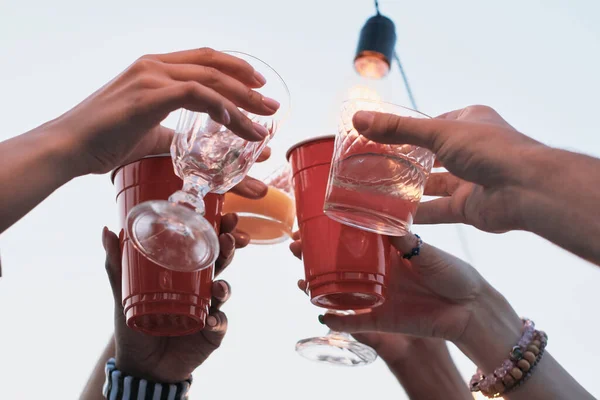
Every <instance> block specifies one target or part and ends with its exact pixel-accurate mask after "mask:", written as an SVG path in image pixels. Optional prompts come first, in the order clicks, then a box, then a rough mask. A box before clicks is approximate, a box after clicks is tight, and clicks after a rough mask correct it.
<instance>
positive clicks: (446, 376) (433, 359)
mask: <svg viewBox="0 0 600 400" xmlns="http://www.w3.org/2000/svg"><path fill="white" fill-rule="evenodd" d="M410 352H411V355H410V356H408V357H406V358H403V359H402V360H399V361H395V362H393V363H388V367H389V369H390V371H391V372H392V373H393V374H394V375H395V376H396V379H398V382H400V384H401V385H402V387H403V388H404V390H405V391H406V394H407V395H408V397H409V398H410V399H411V400H421V399H423V400H425V399H442V398H443V399H447V400H472V399H473V397H472V396H471V393H470V391H469V390H468V388H467V384H466V383H465V381H464V380H463V379H462V377H461V375H460V373H459V372H458V370H457V369H456V366H455V365H454V362H453V361H452V358H451V357H450V352H449V351H448V347H447V346H446V343H445V342H444V341H442V340H439V341H438V340H416V341H415V342H414V343H413V344H412V345H411V349H410Z"/></svg>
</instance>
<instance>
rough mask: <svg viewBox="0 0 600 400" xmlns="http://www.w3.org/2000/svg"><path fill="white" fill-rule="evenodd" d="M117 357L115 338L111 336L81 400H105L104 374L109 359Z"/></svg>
mask: <svg viewBox="0 0 600 400" xmlns="http://www.w3.org/2000/svg"><path fill="white" fill-rule="evenodd" d="M114 356H115V337H114V335H111V337H110V340H109V342H108V344H107V345H106V348H105V349H104V351H103V352H102V355H101V356H100V358H99V359H98V361H97V362H96V366H95V367H94V370H93V371H92V374H91V375H90V378H89V379H88V381H87V383H86V385H85V388H84V389H83V393H81V396H80V397H79V400H105V398H104V396H103V395H102V387H103V385H104V380H105V379H106V375H105V373H104V367H105V365H106V362H107V361H108V359H109V358H111V357H114Z"/></svg>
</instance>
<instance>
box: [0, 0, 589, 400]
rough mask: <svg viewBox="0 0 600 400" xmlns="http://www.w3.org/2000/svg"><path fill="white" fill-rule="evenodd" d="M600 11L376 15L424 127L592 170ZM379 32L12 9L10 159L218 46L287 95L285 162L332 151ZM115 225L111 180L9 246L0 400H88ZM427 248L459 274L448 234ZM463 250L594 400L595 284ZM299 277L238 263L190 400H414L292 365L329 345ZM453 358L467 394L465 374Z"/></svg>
mask: <svg viewBox="0 0 600 400" xmlns="http://www.w3.org/2000/svg"><path fill="white" fill-rule="evenodd" d="M599 5H600V3H598V2H597V1H593V0H589V1H584V0H577V1H567V0H563V1H558V0H545V1H541V0H538V1H534V0H528V1H522V0H521V1H518V0H505V1H502V2H490V1H486V2H482V1H476V0H471V1H468V0H455V1H451V2H450V1H445V0H438V1H433V0H430V1H400V0H398V1H382V2H381V10H382V12H383V13H384V14H387V15H388V16H390V17H392V18H393V19H394V20H395V22H396V28H397V34H398V44H397V50H398V51H399V53H400V56H401V57H402V59H403V61H404V66H405V68H406V70H407V73H408V74H409V77H410V79H411V81H412V84H413V90H414V92H415V95H416V97H417V101H418V103H419V105H420V107H421V109H422V110H423V111H425V112H426V113H429V114H439V113H442V112H445V111H448V110H450V109H455V108H459V107H463V106H466V105H469V104H475V103H482V104H489V105H491V106H493V107H495V108H496V109H497V110H499V112H500V113H501V114H502V115H503V116H504V117H505V118H506V119H507V120H508V121H509V122H511V123H512V124H513V125H514V126H515V127H517V128H518V129H520V130H521V131H523V132H525V133H527V134H529V135H531V136H533V137H535V138H536V139H538V140H541V141H544V142H546V143H549V144H552V145H556V146H560V147H565V148H570V149H575V150H579V151H583V152H586V153H590V154H593V155H600V139H599V138H598V137H599V134H600V133H599V130H598V107H599V105H600V102H599V101H598V93H600V79H599V78H598V71H600V58H599V56H598V54H600V51H599V50H600V49H599V44H600V40H599V39H600V38H599V36H600V6H599ZM372 14H373V5H372V3H371V1H369V0H364V1H363V0H360V1H359V0H335V1H334V0H331V1H323V0H321V1H317V0H310V1H309V0H304V1H267V0H264V1H257V0H256V1H248V0H236V1H234V0H230V1H227V0H220V1H198V0H196V1H170V2H158V1H149V0H146V1H134V0H129V1H113V0H105V1H101V2H90V1H68V0H54V1H42V0H38V1H18V2H17V1H16V0H13V1H10V0H0V113H1V114H0V115H1V118H2V119H1V121H2V129H1V130H0V139H6V138H9V137H11V136H14V135H17V134H20V133H22V132H25V131H27V130H29V129H31V128H33V127H35V126H37V125H39V124H41V123H43V122H45V121H47V120H49V119H52V118H54V117H56V116H58V115H60V114H61V113H63V112H64V111H66V110H68V109H69V108H70V107H72V106H74V105H75V104H77V103H78V102H79V101H81V100H82V99H83V98H85V97H86V96H87V95H89V94H90V93H91V92H93V91H94V90H96V89H97V88H99V87H100V86H101V85H103V84H104V83H105V82H107V81H108V80H110V79H111V78H112V77H113V76H115V75H116V74H118V73H119V72H120V71H122V70H123V69H124V68H126V67H127V66H128V65H129V64H130V63H131V62H133V61H134V60H135V59H136V58H137V57H139V56H141V55H143V54H145V53H158V52H169V51H174V50H182V49H187V48H194V47H202V46H211V47H214V48H217V49H238V50H242V51H245V52H249V53H251V54H254V55H256V56H258V57H260V58H262V59H264V60H266V61H267V62H269V63H270V64H272V65H273V66H274V68H275V69H277V70H278V71H279V72H280V73H281V75H282V76H283V77H284V79H286V81H287V83H288V85H289V87H290V90H291V93H292V97H293V111H292V117H291V120H290V121H289V123H288V124H287V125H286V126H285V127H284V128H283V129H282V130H281V131H280V132H279V136H278V137H277V138H276V139H275V140H274V142H273V143H272V145H273V146H272V147H273V150H274V157H275V158H277V160H276V161H279V162H283V161H284V158H283V157H284V156H283V155H284V152H285V150H286V149H287V147H289V146H290V145H291V144H293V143H295V142H296V141H299V140H301V139H303V138H307V137H310V136H315V135H323V134H328V133H333V132H335V130H336V127H335V121H336V118H335V117H336V112H337V109H338V105H339V103H338V100H339V98H340V96H341V93H343V92H344V91H345V89H346V88H348V87H350V86H351V85H353V84H354V83H356V81H357V80H356V78H353V76H354V73H353V70H352V58H353V56H354V50H355V46H356V41H357V39H358V32H359V30H360V28H361V26H362V24H363V23H364V21H365V20H366V18H368V17H369V16H371V15H372ZM387 85H388V89H389V90H390V91H391V92H390V93H391V94H388V95H389V96H391V97H392V100H393V101H395V102H398V103H402V104H407V103H408V100H407V98H406V96H405V91H404V88H403V86H402V81H401V79H400V74H399V72H398V70H397V69H396V67H394V70H393V71H392V74H391V76H390V77H389V79H388V80H387ZM0 157H1V155H0ZM31 173H32V174H35V173H36V171H31ZM23 181H24V184H26V181H27V177H26V176H25V177H23ZM0 190H2V188H0ZM580 194H581V196H585V195H586V192H585V188H581V193H580ZM2 195H7V193H2ZM104 225H107V226H108V227H109V228H111V229H113V230H115V229H117V221H116V207H115V204H114V191H113V188H112V185H111V183H110V180H109V178H108V176H91V177H85V178H80V179H77V180H75V181H73V182H71V183H69V184H68V185H66V186H65V187H63V188H61V189H60V190H58V191H57V192H56V193H55V194H53V195H52V196H51V197H50V198H49V199H47V200H46V201H45V202H44V203H43V204H42V205H41V206H39V207H37V208H36V209H35V210H34V211H33V212H31V213H30V214H29V215H28V216H27V217H25V218H24V219H23V220H21V221H20V222H19V223H17V224H16V225H15V226H13V227H12V228H11V229H9V230H8V231H7V232H6V233H4V234H3V235H2V236H1V238H0V248H1V250H2V266H3V273H4V276H3V277H2V279H1V280H0V324H1V326H2V329H1V331H0V398H1V399H7V400H13V399H58V398H76V397H77V396H78V394H79V392H80V390H81V388H82V387H83V385H84V383H85V381H86V379H87V377H88V374H89V372H90V371H91V369H92V366H93V365H94V363H95V361H96V358H97V356H98V355H99V354H100V352H101V350H102V349H103V347H104V345H105V344H106V341H107V339H108V337H109V336H110V333H111V331H112V298H111V295H110V289H109V286H108V281H107V279H106V276H105V272H104V265H103V264H104V254H103V249H102V245H101V242H100V233H101V229H102V227H103V226H104ZM415 230H416V231H417V232H418V233H420V234H421V235H422V236H423V237H424V238H425V240H427V241H428V242H430V243H433V244H435V245H437V246H439V247H442V248H444V249H446V250H448V251H450V252H452V253H454V254H456V255H458V256H462V257H465V254H464V251H463V248H462V247H461V245H460V242H459V241H458V239H457V229H456V227H453V226H438V227H416V229H415ZM464 232H465V234H466V237H467V240H468V247H469V250H470V253H471V255H472V261H473V263H474V265H475V266H476V267H477V268H478V269H479V270H480V271H481V273H482V274H483V275H484V276H485V277H486V278H487V279H488V280H489V281H490V282H492V284H493V285H495V286H496V287H497V288H498V289H499V290H500V291H501V292H502V293H504V294H505V295H506V296H507V297H508V299H509V300H510V301H511V302H512V304H513V305H514V306H515V308H516V309H517V310H518V312H519V313H521V314H522V315H525V316H529V317H531V318H533V319H534V320H535V321H536V322H537V325H538V326H539V327H540V328H541V329H544V330H546V331H547V332H548V334H549V336H550V345H549V351H550V352H551V353H552V354H553V355H554V356H555V357H556V358H557V359H558V360H559V361H560V362H561V363H562V364H563V365H564V366H565V367H566V369H568V370H569V371H570V372H571V373H572V374H573V375H574V376H575V378H576V379H578V380H579V381H580V382H581V383H582V384H583V385H584V386H585V387H586V388H587V389H588V390H590V391H591V392H592V393H593V394H595V395H596V396H600V389H599V387H598V385H597V373H598V368H597V363H598V360H599V359H600V345H599V344H598V341H597V339H596V338H597V336H598V335H597V332H598V330H599V329H600V315H599V314H598V312H597V307H598V306H599V305H600V294H599V293H600V291H599V290H598V288H599V287H600V269H598V268H596V267H593V266H592V265H590V264H588V263H586V262H584V261H581V260H579V259H577V258H576V257H573V256H571V255H569V254H567V253H566V252H564V251H562V250H560V249H558V248H557V247H555V246H553V245H551V244H549V243H547V242H545V241H544V240H542V239H539V238H536V237H534V236H532V235H529V234H526V233H511V234H506V235H501V236H497V235H490V234H485V233H482V232H479V231H476V230H474V229H468V228H465V229H464ZM301 275H302V265H301V263H300V262H299V261H297V260H296V259H294V258H293V257H292V256H291V255H290V254H289V253H288V250H287V245H280V246H277V247H254V248H248V249H245V250H243V251H240V252H239V253H238V254H237V258H236V260H235V262H234V264H233V265H232V266H231V267H230V269H229V271H228V272H227V273H226V274H225V278H227V279H228V280H229V282H230V283H231V284H232V286H233V290H234V296H233V298H232V299H231V300H230V302H229V303H228V305H227V306H226V311H227V313H228V316H229V320H230V332H229V333H228V336H227V338H226V340H225V342H224V344H223V346H222V348H221V349H220V350H219V351H218V352H216V353H215V354H214V355H213V356H212V357H211V358H210V359H209V360H208V362H206V364H205V365H203V366H202V367H200V369H199V370H198V371H197V373H196V382H195V385H194V386H195V387H194V392H193V393H194V397H193V398H199V399H202V398H215V396H221V398H231V399H234V398H245V397H250V398H267V399H271V398H272V399H275V398H281V397H285V398H288V399H305V398H307V397H309V398H311V399H332V398H344V399H362V398H368V397H370V396H372V395H380V394H381V395H389V397H390V398H392V397H393V398H403V396H404V393H403V391H402V388H401V387H400V386H399V385H398V384H397V383H396V381H395V379H394V378H393V376H392V375H391V374H390V373H389V372H388V371H387V369H386V367H385V365H384V364H383V363H382V362H381V361H378V362H376V363H375V364H374V365H372V366H369V367H366V368H355V369H348V368H335V367H328V366H322V365H318V364H314V363H309V362H308V361H305V360H304V359H301V358H300V357H299V356H297V355H296V354H295V353H294V343H295V342H296V340H298V339H300V338H304V337H308V336H314V335H318V334H322V333H324V331H325V330H324V327H323V326H321V325H319V324H318V322H317V315H318V314H319V313H320V312H321V311H320V310H318V309H317V308H315V307H313V306H311V305H310V303H309V302H308V300H307V298H306V297H305V296H304V295H303V294H302V293H300V292H299V291H298V290H297V289H296V280H297V279H298V278H299V277H301ZM454 354H455V355H456V361H457V363H458V365H459V367H460V369H461V372H462V373H463V375H464V376H465V379H467V378H468V377H469V376H470V374H471V373H472V372H473V369H474V367H473V365H472V364H471V363H470V362H469V361H468V360H466V359H465V358H464V357H463V356H461V355H460V354H459V353H458V352H456V351H454ZM426 361H427V360H423V362H426ZM414 368H419V364H415V365H414ZM62 385H67V386H68V387H67V388H61V389H60V391H61V392H62V393H66V395H65V396H64V397H62V396H59V395H58V389H57V388H58V386H62Z"/></svg>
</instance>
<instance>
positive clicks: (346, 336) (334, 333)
mask: <svg viewBox="0 0 600 400" xmlns="http://www.w3.org/2000/svg"><path fill="white" fill-rule="evenodd" d="M327 336H329V337H334V338H336V339H346V340H352V338H351V337H350V335H349V334H347V333H344V332H338V331H333V330H331V329H330V330H329V332H327Z"/></svg>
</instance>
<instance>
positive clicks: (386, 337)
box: [290, 232, 472, 400]
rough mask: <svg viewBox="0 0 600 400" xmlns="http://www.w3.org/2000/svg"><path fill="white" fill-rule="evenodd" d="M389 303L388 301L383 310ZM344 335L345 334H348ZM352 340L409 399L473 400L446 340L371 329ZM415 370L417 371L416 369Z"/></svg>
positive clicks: (298, 244)
mask: <svg viewBox="0 0 600 400" xmlns="http://www.w3.org/2000/svg"><path fill="white" fill-rule="evenodd" d="M293 238H294V242H293V243H292V244H291V245H290V250H291V251H292V253H293V254H294V255H295V256H296V257H298V258H300V259H301V258H302V240H301V238H300V234H299V232H296V233H294V235H293ZM298 287H299V288H300V290H302V291H303V292H305V293H306V289H307V286H306V282H305V281H304V280H303V279H301V280H299V281H298ZM390 300H391V299H389V298H388V300H387V301H386V303H385V304H384V306H385V305H387V304H388V303H389V302H390ZM396 305H397V304H396ZM384 306H380V307H379V308H377V309H375V310H379V309H381V308H382V307H384ZM391 307H392V308H393V307H394V306H391ZM375 310H371V311H368V310H365V311H361V313H359V314H356V315H361V314H363V313H364V312H366V313H370V314H373V313H374V312H375ZM330 315H335V314H333V313H332V314H326V315H325V317H324V321H325V322H326V323H327V321H328V320H329V316H330ZM367 315H368V314H367ZM383 317H388V316H383ZM330 326H331V325H330ZM342 331H343V332H346V330H342ZM352 336H353V337H354V338H355V339H356V340H358V341H359V342H362V343H364V344H366V345H368V346H370V347H372V348H373V349H374V350H375V351H376V352H377V354H378V355H379V357H381V358H382V359H383V360H384V361H385V363H386V364H387V366H388V368H389V369H390V371H391V372H392V373H393V374H394V375H395V376H396V378H397V379H398V381H399V382H400V384H401V385H402V386H403V388H404V390H405V391H406V393H407V394H408V397H409V398H411V399H433V398H436V399H437V398H448V399H461V400H463V399H472V396H471V393H470V392H469V390H468V389H467V386H466V385H465V383H464V381H463V380H462V377H461V375H460V373H459V372H458V370H457V369H456V366H455V365H454V362H453V361H452V357H451V356H450V353H449V351H448V347H447V346H446V343H445V342H444V340H441V339H436V338H431V337H419V336H413V335H406V334H403V333H388V332H377V331H371V329H368V331H364V332H363V331H362V330H361V332H353V333H352ZM415 366H418V367H417V368H415ZM431 379H435V381H436V384H435V385H432V384H431Z"/></svg>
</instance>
